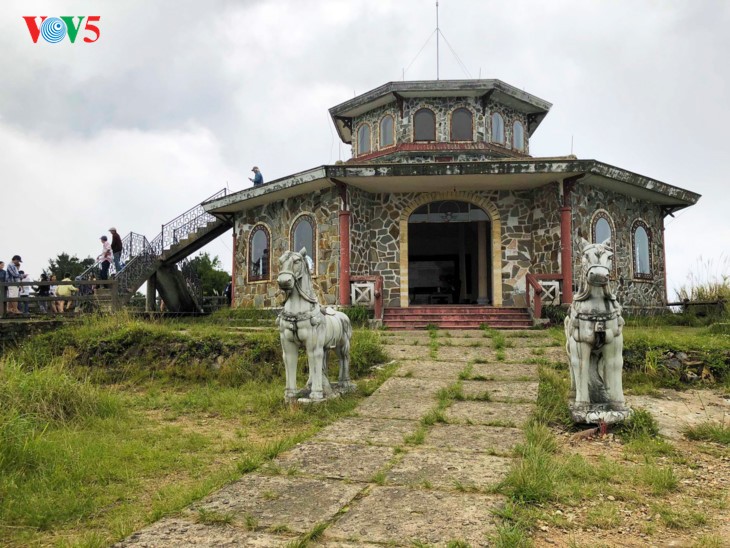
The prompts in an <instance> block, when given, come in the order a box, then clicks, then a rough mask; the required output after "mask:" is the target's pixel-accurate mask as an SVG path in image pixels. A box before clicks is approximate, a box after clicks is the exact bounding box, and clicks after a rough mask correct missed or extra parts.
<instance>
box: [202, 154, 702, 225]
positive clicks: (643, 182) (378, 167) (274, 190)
mask: <svg viewBox="0 0 730 548" xmlns="http://www.w3.org/2000/svg"><path fill="white" fill-rule="evenodd" d="M577 176H581V178H580V179H579V181H578V184H581V185H590V186H595V187H598V188H603V189H607V190H612V191H614V192H618V193H621V194H625V195H627V196H631V197H634V198H637V199H639V200H644V201H647V202H651V203H655V204H658V205H661V206H664V207H665V208H666V209H667V211H669V212H672V211H676V210H679V209H682V208H685V207H688V206H691V205H693V204H695V203H696V202H697V200H699V198H700V195H699V194H695V193H694V192H690V191H688V190H684V189H681V188H679V187H675V186H672V185H669V184H667V183H663V182H661V181H657V180H655V179H650V178H649V177H644V176H643V175H638V174H636V173H632V172H630V171H626V170H624V169H621V168H618V167H614V166H611V165H608V164H604V163H603V162H599V161H597V160H579V159H577V158H575V157H574V156H568V157H558V158H525V159H514V158H511V159H508V160H490V161H484V162H453V163H424V164H406V163H399V164H339V165H324V166H320V167H316V168H313V169H310V170H307V171H303V172H301V173H297V174H295V175H290V176H288V177H283V178H281V179H277V180H274V181H271V182H268V183H266V184H264V185H261V186H257V187H253V188H248V189H245V190H242V191H239V192H236V193H233V194H229V195H228V196H225V197H223V198H219V199H216V200H211V201H210V202H205V203H204V204H203V207H204V208H205V210H206V211H208V212H209V213H213V214H218V215H225V214H230V213H234V212H238V211H246V210H248V209H251V208H254V207H257V206H260V205H265V204H269V203H272V202H277V201H279V200H283V199H285V198H290V197H293V196H298V195H301V194H307V193H311V192H316V191H319V190H322V189H324V188H327V187H330V186H333V185H335V184H337V183H345V184H347V185H351V186H353V187H356V188H360V189H362V190H364V191H366V192H372V193H391V192H438V191H443V190H464V191H476V190H494V189H505V190H529V189H533V188H538V187H541V186H544V185H547V184H550V183H553V182H556V181H563V180H565V179H569V178H573V177H577Z"/></svg>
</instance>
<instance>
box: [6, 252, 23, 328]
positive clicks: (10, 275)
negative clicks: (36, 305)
mask: <svg viewBox="0 0 730 548" xmlns="http://www.w3.org/2000/svg"><path fill="white" fill-rule="evenodd" d="M22 262H23V259H21V258H20V255H13V259H12V261H11V262H10V264H9V265H8V266H7V268H6V269H5V271H6V272H7V275H6V276H7V281H8V283H11V284H12V283H17V282H19V281H20V270H18V267H19V266H20V263H22ZM19 294H20V288H19V287H18V286H17V285H11V286H10V287H8V298H9V299H17V298H18V295H19ZM20 313H21V312H20V310H18V302H17V301H14V302H10V303H8V314H16V315H17V314H20Z"/></svg>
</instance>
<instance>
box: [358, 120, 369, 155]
mask: <svg viewBox="0 0 730 548" xmlns="http://www.w3.org/2000/svg"><path fill="white" fill-rule="evenodd" d="M368 152H370V126H369V125H367V124H363V125H361V126H360V128H359V129H358V130H357V153H358V154H367V153H368Z"/></svg>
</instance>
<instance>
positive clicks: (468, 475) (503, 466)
mask: <svg viewBox="0 0 730 548" xmlns="http://www.w3.org/2000/svg"><path fill="white" fill-rule="evenodd" d="M512 462H513V461H512V459H511V458H505V457H495V456H492V455H488V454H486V453H456V452H448V451H434V450H432V449H420V450H415V451H411V452H409V453H408V454H406V455H405V456H404V457H403V459H402V460H401V461H400V462H399V463H397V464H396V465H395V466H393V468H392V469H391V470H390V471H389V472H388V474H387V476H386V482H387V483H388V484H395V485H407V486H412V487H428V488H431V487H434V488H436V489H443V490H456V491H460V490H466V491H470V490H474V489H479V490H484V489H488V488H490V487H494V486H495V485H496V484H497V483H499V482H500V481H501V480H503V479H504V478H505V476H506V475H507V472H508V471H509V469H510V467H511V466H512Z"/></svg>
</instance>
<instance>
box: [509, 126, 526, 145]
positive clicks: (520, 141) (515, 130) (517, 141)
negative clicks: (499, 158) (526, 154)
mask: <svg viewBox="0 0 730 548" xmlns="http://www.w3.org/2000/svg"><path fill="white" fill-rule="evenodd" d="M512 148H514V149H516V150H525V129H524V128H523V127H522V122H515V123H514V124H513V125H512Z"/></svg>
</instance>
